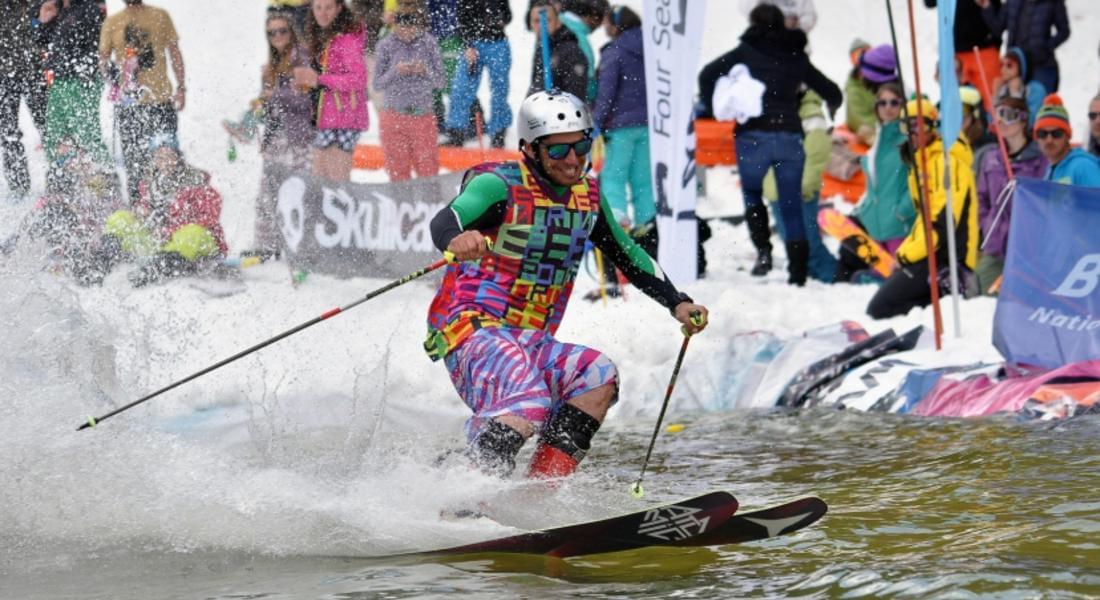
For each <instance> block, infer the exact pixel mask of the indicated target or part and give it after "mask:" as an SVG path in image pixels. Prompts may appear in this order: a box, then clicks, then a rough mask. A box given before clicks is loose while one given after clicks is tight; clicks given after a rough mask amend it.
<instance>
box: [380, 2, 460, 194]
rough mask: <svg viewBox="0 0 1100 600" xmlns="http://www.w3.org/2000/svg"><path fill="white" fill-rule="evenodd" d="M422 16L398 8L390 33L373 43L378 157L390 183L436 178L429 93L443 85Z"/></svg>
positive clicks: (437, 53)
mask: <svg viewBox="0 0 1100 600" xmlns="http://www.w3.org/2000/svg"><path fill="white" fill-rule="evenodd" d="M426 25H427V15H425V14H424V13H422V12H420V11H416V10H405V9H402V10H399V11H398V12H397V13H396V14H395V15H394V27H393V33H392V34H390V35H388V36H386V38H385V39H383V40H382V41H380V42H378V46H377V48H376V54H375V63H374V68H375V77H374V87H376V88H377V89H379V90H380V91H382V92H383V93H384V94H383V101H382V103H383V106H382V111H381V113H380V115H379V119H380V120H381V134H382V155H383V159H384V161H385V166H386V173H387V174H388V175H389V177H390V181H404V180H406V179H410V178H411V177H412V172H413V168H414V167H415V169H416V176H417V177H432V176H434V175H437V174H439V144H438V142H437V140H438V138H439V128H438V127H437V125H436V122H435V115H434V114H433V112H432V93H433V92H434V91H435V90H438V89H441V88H443V87H444V86H445V85H446V83H447V82H446V80H445V79H444V69H443V57H442V55H441V53H440V50H439V42H437V41H436V39H435V36H433V35H432V34H430V33H428V32H426V31H424V28H425V26H426Z"/></svg>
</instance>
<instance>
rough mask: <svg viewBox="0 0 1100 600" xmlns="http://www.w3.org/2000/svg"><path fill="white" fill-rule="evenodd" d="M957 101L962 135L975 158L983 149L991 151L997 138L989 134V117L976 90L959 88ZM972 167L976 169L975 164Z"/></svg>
mask: <svg viewBox="0 0 1100 600" xmlns="http://www.w3.org/2000/svg"><path fill="white" fill-rule="evenodd" d="M959 100H960V101H961V103H962V129H961V131H962V135H963V136H965V137H966V141H967V142H968V143H969V144H970V150H971V151H972V152H973V153H974V156H975V157H977V156H978V155H979V154H981V153H982V152H983V151H984V150H985V149H991V148H992V147H993V145H994V144H996V143H997V138H996V137H994V136H993V134H992V133H990V132H989V127H988V126H987V124H988V123H989V121H990V119H989V115H988V114H987V113H986V112H985V111H984V110H982V95H981V94H980V93H979V92H978V89H977V88H975V87H973V86H969V85H964V86H962V87H960V88H959ZM974 166H975V167H977V164H975V165H974Z"/></svg>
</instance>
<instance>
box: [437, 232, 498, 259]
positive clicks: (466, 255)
mask: <svg viewBox="0 0 1100 600" xmlns="http://www.w3.org/2000/svg"><path fill="white" fill-rule="evenodd" d="M486 240H487V238H486V237H485V236H483V235H481V232H480V231H463V232H462V233H460V234H458V235H456V236H455V237H454V239H452V240H451V243H450V244H447V252H450V253H451V254H454V255H455V259H456V260H460V261H466V260H478V259H480V258H481V257H482V256H484V255H485V253H486V252H487V251H488V250H489V243H488V242H487V241H486Z"/></svg>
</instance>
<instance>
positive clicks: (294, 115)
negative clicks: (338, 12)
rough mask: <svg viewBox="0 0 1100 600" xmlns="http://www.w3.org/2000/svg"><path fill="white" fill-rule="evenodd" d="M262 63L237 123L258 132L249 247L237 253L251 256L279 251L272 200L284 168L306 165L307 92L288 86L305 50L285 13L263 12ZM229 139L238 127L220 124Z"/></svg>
mask: <svg viewBox="0 0 1100 600" xmlns="http://www.w3.org/2000/svg"><path fill="white" fill-rule="evenodd" d="M264 29H265V31H266V35H267V59H268V60H267V64H266V65H264V67H263V72H262V75H261V77H260V97H259V98H256V99H255V100H253V101H252V110H251V112H250V114H249V115H246V118H245V119H242V122H247V121H250V120H251V121H255V122H258V123H262V124H263V133H262V134H261V135H260V156H261V157H263V174H262V175H261V177H260V193H259V195H257V196H256V222H255V230H254V231H255V233H254V237H253V242H252V243H253V246H252V248H251V249H249V250H245V251H243V252H241V256H256V257H259V258H260V259H261V260H267V259H269V258H272V257H277V256H278V255H279V225H278V221H277V213H276V203H277V202H278V192H279V185H280V184H281V183H282V179H283V177H284V176H285V175H286V173H288V172H302V171H306V170H308V167H309V158H310V142H312V141H313V137H314V135H315V130H314V128H313V107H312V104H313V103H312V102H311V97H310V94H309V93H308V92H305V91H303V90H301V89H300V88H298V87H297V86H295V85H294V82H293V71H294V69H295V68H296V67H303V66H308V65H309V55H308V54H307V53H306V50H305V48H303V47H301V46H300V45H299V43H298V34H297V33H296V32H295V30H294V26H293V23H292V21H291V17H290V16H289V15H288V14H287V13H283V12H273V13H270V14H269V15H268V17H267V22H266V23H265V26H264ZM225 127H226V130H227V131H229V133H230V135H232V136H234V138H236V139H238V140H241V141H247V140H248V136H247V133H249V132H242V131H240V130H239V128H242V127H244V126H241V125H237V124H234V123H228V122H227V123H225Z"/></svg>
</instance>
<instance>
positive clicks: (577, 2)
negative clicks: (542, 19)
mask: <svg viewBox="0 0 1100 600" xmlns="http://www.w3.org/2000/svg"><path fill="white" fill-rule="evenodd" d="M538 4H539V0H531V2H530V5H529V6H528V7H527V18H526V19H525V21H526V23H527V29H528V31H532V32H534V33H536V34H538V31H539V30H538V27H537V25H536V26H535V28H534V29H532V21H531V11H532V10H533V9H534V8H535V6H536V5H538ZM554 6H555V7H556V8H557V9H558V18H560V19H561V23H562V25H564V26H566V27H567V28H568V29H569V31H572V32H573V35H574V36H576V38H577V44H578V45H579V46H580V49H581V52H583V53H584V58H585V60H587V61H588V71H587V77H588V90H587V93H586V94H585V95H584V96H580V97H581V98H584V100H585V101H586V102H588V103H589V104H593V103H595V102H596V85H597V79H596V55H595V54H594V53H593V52H592V44H590V43H589V42H588V36H589V34H591V33H592V32H593V31H594V30H595V29H596V28H597V27H599V26H600V25H601V24H602V23H603V22H604V17H606V16H607V15H608V14H609V13H610V11H611V6H610V5H609V4H608V2H607V0H554Z"/></svg>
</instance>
